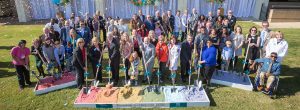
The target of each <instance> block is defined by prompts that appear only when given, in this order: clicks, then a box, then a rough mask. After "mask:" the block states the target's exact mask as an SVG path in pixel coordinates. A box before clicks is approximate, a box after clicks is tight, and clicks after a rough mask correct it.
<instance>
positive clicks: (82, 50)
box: [80, 48, 86, 62]
mask: <svg viewBox="0 0 300 110" xmlns="http://www.w3.org/2000/svg"><path fill="white" fill-rule="evenodd" d="M80 50H81V53H82V54H81V55H82V61H83V62H85V55H86V53H85V48H83V49H80Z"/></svg>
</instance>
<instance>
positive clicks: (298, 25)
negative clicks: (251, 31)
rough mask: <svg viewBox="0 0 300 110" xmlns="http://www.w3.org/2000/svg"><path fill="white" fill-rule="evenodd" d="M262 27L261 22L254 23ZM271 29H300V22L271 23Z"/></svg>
mask: <svg viewBox="0 0 300 110" xmlns="http://www.w3.org/2000/svg"><path fill="white" fill-rule="evenodd" d="M253 23H255V24H257V25H259V26H261V22H253ZM270 28H300V22H271V23H270Z"/></svg>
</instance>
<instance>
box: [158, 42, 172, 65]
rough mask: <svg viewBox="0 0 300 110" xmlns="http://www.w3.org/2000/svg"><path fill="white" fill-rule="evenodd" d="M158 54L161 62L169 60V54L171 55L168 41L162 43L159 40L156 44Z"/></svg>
mask: <svg viewBox="0 0 300 110" xmlns="http://www.w3.org/2000/svg"><path fill="white" fill-rule="evenodd" d="M155 50H156V56H157V58H159V61H160V62H167V61H168V55H169V49H168V46H167V44H166V43H160V42H158V43H157V44H156V49H155Z"/></svg>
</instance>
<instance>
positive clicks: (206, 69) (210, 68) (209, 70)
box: [204, 66, 215, 84]
mask: <svg viewBox="0 0 300 110" xmlns="http://www.w3.org/2000/svg"><path fill="white" fill-rule="evenodd" d="M214 71H215V66H205V67H204V79H205V80H206V81H207V82H206V83H207V84H210V79H211V77H212V75H213V73H214Z"/></svg>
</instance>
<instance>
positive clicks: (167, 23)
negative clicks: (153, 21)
mask: <svg viewBox="0 0 300 110" xmlns="http://www.w3.org/2000/svg"><path fill="white" fill-rule="evenodd" d="M169 30H171V25H170V21H169V17H168V15H167V14H166V13H163V14H162V32H163V33H164V34H165V35H166V37H168V34H169Z"/></svg>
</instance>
